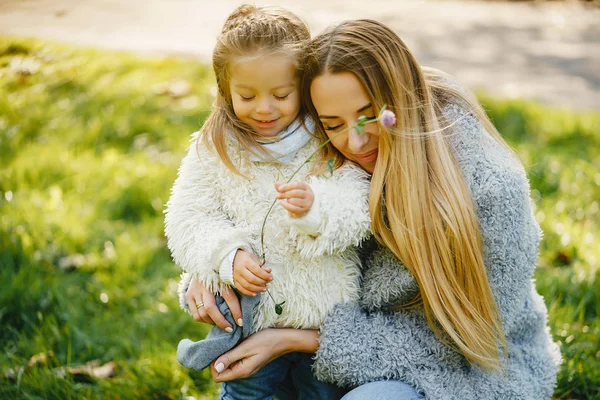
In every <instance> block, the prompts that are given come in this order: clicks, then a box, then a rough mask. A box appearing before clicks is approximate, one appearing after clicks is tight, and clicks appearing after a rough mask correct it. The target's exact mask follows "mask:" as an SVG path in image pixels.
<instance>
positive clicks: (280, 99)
mask: <svg viewBox="0 0 600 400" xmlns="http://www.w3.org/2000/svg"><path fill="white" fill-rule="evenodd" d="M288 96H289V93H288V94H286V95H285V96H275V99H276V100H279V101H283V100H285V99H287V98H288Z"/></svg>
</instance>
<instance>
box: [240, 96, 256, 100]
mask: <svg viewBox="0 0 600 400" xmlns="http://www.w3.org/2000/svg"><path fill="white" fill-rule="evenodd" d="M240 98H241V99H242V101H250V100H253V99H254V96H250V97H244V96H242V95H240Z"/></svg>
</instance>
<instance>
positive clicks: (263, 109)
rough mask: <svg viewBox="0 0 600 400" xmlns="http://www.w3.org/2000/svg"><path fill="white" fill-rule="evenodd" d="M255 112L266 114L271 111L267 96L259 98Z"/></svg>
mask: <svg viewBox="0 0 600 400" xmlns="http://www.w3.org/2000/svg"><path fill="white" fill-rule="evenodd" d="M256 112H257V113H262V114H268V113H270V112H271V102H270V101H269V99H268V98H264V99H262V100H260V102H259V103H258V106H257V107H256Z"/></svg>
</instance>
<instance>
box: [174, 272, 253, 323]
mask: <svg viewBox="0 0 600 400" xmlns="http://www.w3.org/2000/svg"><path fill="white" fill-rule="evenodd" d="M221 296H223V299H224V300H225V302H226V303H227V305H228V306H229V309H230V310H231V315H232V316H233V318H234V319H235V320H236V321H237V324H238V325H239V326H242V321H243V320H242V308H241V307H240V301H239V299H238V298H237V296H236V295H235V293H234V292H233V290H231V289H230V288H228V287H226V288H225V289H223V290H222V291H221ZM185 300H186V301H187V304H188V307H189V308H190V312H191V313H192V316H193V317H194V319H195V320H196V321H198V322H205V323H207V324H211V325H217V326H218V327H219V328H221V329H223V330H224V331H226V332H231V331H232V330H233V327H232V326H231V324H230V323H229V322H227V320H226V319H225V317H224V316H223V314H221V312H220V311H219V308H218V307H217V303H216V301H215V295H214V294H212V293H211V292H210V291H209V290H208V289H206V287H205V286H204V284H202V282H199V281H198V280H197V279H196V278H192V280H191V281H190V286H189V287H188V289H187V291H186V293H185Z"/></svg>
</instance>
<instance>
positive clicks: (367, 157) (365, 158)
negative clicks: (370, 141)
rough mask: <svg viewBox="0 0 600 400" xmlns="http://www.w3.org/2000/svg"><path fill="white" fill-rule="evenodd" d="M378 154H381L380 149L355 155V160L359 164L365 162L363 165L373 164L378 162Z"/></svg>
mask: <svg viewBox="0 0 600 400" xmlns="http://www.w3.org/2000/svg"><path fill="white" fill-rule="evenodd" d="M378 153H379V151H378V149H375V150H372V151H369V152H368V153H363V154H355V155H354V158H355V159H356V161H358V162H363V163H368V162H373V161H375V160H377V155H378Z"/></svg>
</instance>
